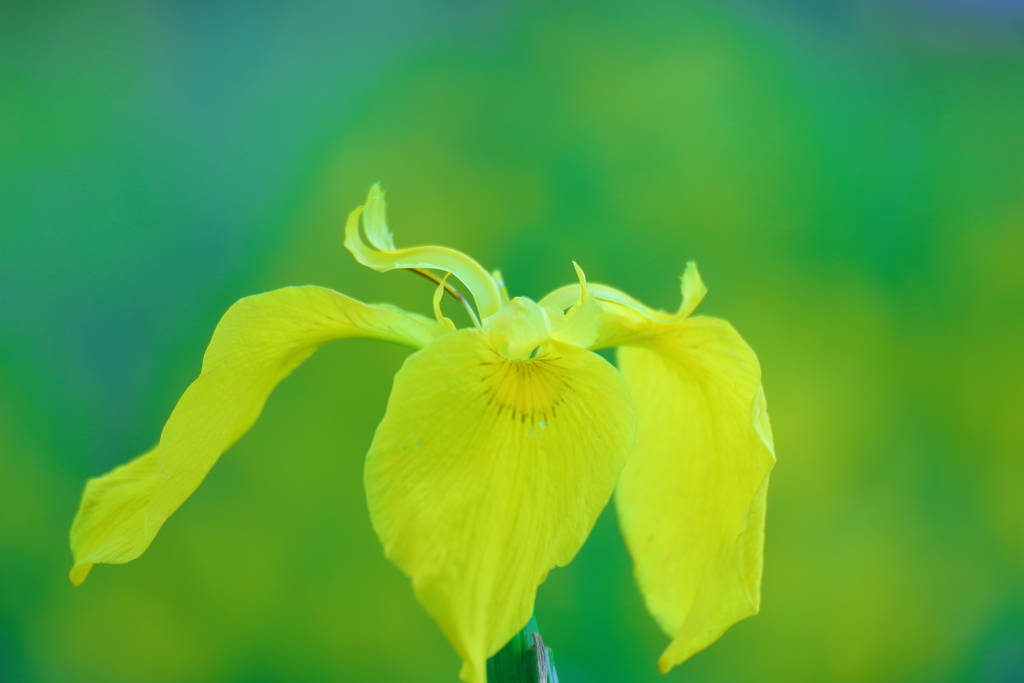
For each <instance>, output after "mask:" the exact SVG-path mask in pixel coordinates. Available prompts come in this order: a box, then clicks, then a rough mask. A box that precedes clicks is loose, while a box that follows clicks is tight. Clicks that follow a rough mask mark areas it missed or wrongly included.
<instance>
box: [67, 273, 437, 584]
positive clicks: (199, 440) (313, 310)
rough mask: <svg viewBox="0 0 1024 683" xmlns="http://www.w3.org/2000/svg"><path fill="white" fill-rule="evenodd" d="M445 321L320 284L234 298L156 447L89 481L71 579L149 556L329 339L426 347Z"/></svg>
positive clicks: (74, 534)
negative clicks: (281, 386) (170, 521)
mask: <svg viewBox="0 0 1024 683" xmlns="http://www.w3.org/2000/svg"><path fill="white" fill-rule="evenodd" d="M438 329H439V327H438V325H437V324H436V323H434V322H432V321H428V320H426V319H424V318H421V317H419V316H413V315H410V314H408V313H405V312H403V311H401V310H399V309H397V308H393V307H390V306H385V305H374V306H370V305H367V304H364V303H360V302H358V301H356V300H354V299H350V298H348V297H346V296H343V295H341V294H338V293H337V292H333V291H331V290H329V289H323V288H320V287H287V288H285V289H279V290H276V291H273V292H268V293H266V294H260V295H258V296H251V297H247V298H245V299H242V300H241V301H239V302H238V303H236V304H234V305H233V306H232V307H231V308H230V309H228V311H227V313H225V314H224V317H223V318H222V319H221V321H220V323H219V324H218V325H217V329H216V330H215V331H214V333H213V339H211V341H210V346H209V347H208V348H207V350H206V355H205V356H204V358H203V367H202V372H201V374H200V375H199V378H198V379H196V381H194V382H193V383H192V385H191V386H190V387H189V388H188V389H187V390H186V391H185V393H184V395H183V396H182V397H181V399H180V400H179V401H178V405H177V406H175V408H174V411H173V412H172V413H171V417H170V419H168V420H167V424H166V425H165V426H164V429H163V433H162V434H161V435H160V443H159V444H158V445H157V446H156V448H154V449H153V450H152V451H150V452H148V453H146V454H145V455H142V456H140V457H138V458H136V459H135V460H132V461H131V462H128V463H126V464H124V465H121V466H120V467H117V468H115V469H114V470H112V471H110V472H109V473H107V474H105V475H103V476H101V477H98V478H96V479H91V480H89V482H88V483H87V484H86V487H85V492H84V493H83V495H82V502H81V506H80V507H79V509H78V514H77V515H76V517H75V521H74V523H73V524H72V527H71V550H72V553H73V554H74V560H75V565H74V568H73V569H72V570H71V581H72V583H74V584H75V585H78V584H80V583H82V581H84V580H85V578H86V576H87V575H88V573H89V569H90V568H91V567H92V565H93V564H94V563H97V562H105V563H110V564H122V563H125V562H129V561H131V560H134V559H135V558H136V557H138V556H139V555H141V554H142V553H143V551H145V550H146V548H147V547H149V544H150V543H151V542H152V540H153V537H154V536H155V535H156V533H157V531H159V530H160V527H161V526H162V525H163V523H164V522H165V521H166V520H167V518H168V517H170V516H171V514H173V513H174V511H175V510H177V509H178V506H180V505H181V504H182V503H183V502H184V501H185V499H186V498H188V497H189V496H190V495H192V492H193V491H194V490H195V489H196V487H197V486H199V484H200V482H202V480H203V478H204V477H205V476H206V473H207V472H209V471H210V468H211V467H213V465H214V463H216V462H217V459H218V458H219V457H220V455H221V454H222V453H223V452H224V451H226V450H227V449H228V448H230V447H231V445H232V444H234V443H235V441H237V440H238V439H239V438H240V437H241V436H242V435H243V434H244V433H245V432H246V431H248V429H249V428H250V427H251V426H252V425H253V423H254V422H255V421H256V418H257V417H259V414H260V412H261V411H262V410H263V404H264V403H265V402H266V400H267V396H269V394H270V392H271V391H272V390H273V389H274V387H275V386H277V383H278V382H280V381H281V380H282V379H284V378H285V377H287V376H288V375H289V374H291V372H292V371H293V370H294V369H295V368H296V367H298V366H299V364H300V363H302V361H304V360H306V359H307V358H309V357H310V356H311V355H312V354H313V352H314V351H316V350H317V349H318V348H319V347H320V346H322V345H323V344H324V343H326V342H328V341H330V340H332V339H342V338H345V337H367V338H371V339H382V340H385V341H391V342H395V343H398V344H403V345H405V346H410V347H412V348H420V347H422V346H423V345H425V344H427V343H428V342H429V341H431V340H432V339H433V337H434V335H435V333H436V332H437V331H438Z"/></svg>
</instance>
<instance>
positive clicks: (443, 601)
mask: <svg viewBox="0 0 1024 683" xmlns="http://www.w3.org/2000/svg"><path fill="white" fill-rule="evenodd" d="M501 341H502V336H501V335H500V334H499V333H497V332H494V331H491V330H488V329H466V330H460V331H458V332H456V333H454V334H451V335H448V336H446V337H443V338H441V339H439V340H438V341H436V342H434V343H433V344H431V345H430V346H428V347H426V348H424V349H422V350H421V351H419V352H417V353H415V354H413V355H412V356H410V357H409V358H408V359H406V362H405V365H404V366H403V367H402V369H401V370H400V371H399V373H398V375H397V376H396V377H395V385H394V389H393V390H392V393H391V398H390V400H389V402H388V408H387V412H386V413H385V415H384V420H383V421H382V422H381V424H380V426H379V427H378V428H377V433H376V435H375V436H374V439H373V444H372V445H371V447H370V453H369V455H368V456H367V461H366V493H367V498H368V501H369V507H370V515H371V519H372V521H373V526H374V529H376V531H377V534H378V536H379V537H380V539H381V542H382V543H383V545H384V550H385V553H386V554H387V556H388V557H389V558H390V559H391V560H392V561H394V562H395V563H396V564H397V565H398V566H399V567H401V568H402V570H403V571H405V572H406V573H407V574H408V575H409V576H410V577H412V582H413V588H414V590H415V592H416V595H417V597H418V598H419V600H420V602H421V603H422V604H423V606H424V608H425V609H426V610H427V612H428V613H429V614H430V615H431V616H432V617H433V618H434V619H435V620H436V621H437V622H438V624H439V625H440V626H441V629H442V631H443V632H444V633H445V635H446V636H447V638H448V640H449V641H450V642H451V643H452V645H453V647H454V648H455V650H456V651H457V652H458V654H459V656H460V657H462V660H463V668H462V673H461V676H462V679H463V680H465V681H468V682H470V683H482V682H483V681H484V680H485V677H486V674H485V662H486V660H487V658H488V657H490V656H492V655H493V654H494V653H496V652H497V651H498V650H499V649H500V648H501V647H502V645H504V644H505V643H506V642H507V641H508V640H509V639H510V638H511V637H512V636H513V635H514V634H515V633H516V632H517V631H519V630H520V629H521V628H522V627H523V626H524V625H525V624H526V623H527V621H528V620H529V618H530V615H531V613H532V611H533V603H534V596H535V593H536V588H537V586H538V585H540V583H541V582H543V581H544V579H545V577H546V576H547V573H548V571H549V570H550V569H551V568H552V567H555V566H561V565H565V564H567V563H568V562H569V561H570V560H571V559H572V558H573V556H574V555H575V554H576V552H577V550H579V548H580V546H581V545H582V544H583V541H584V540H585V539H586V537H587V535H588V534H589V532H590V529H591V528H592V527H593V525H594V522H595V521H596V520H597V516H598V514H599V513H600V512H601V510H602V508H604V506H605V504H606V503H607V501H608V499H609V497H610V496H611V493H612V490H613V488H614V486H615V482H616V481H617V479H618V476H619V472H620V470H621V468H622V466H623V463H624V462H625V459H626V456H627V454H628V453H629V450H630V447H631V446H632V443H633V436H634V429H635V417H634V413H633V406H632V402H631V401H630V398H629V394H628V391H627V389H626V386H625V383H624V382H623V380H622V378H621V376H620V374H619V373H618V372H617V371H616V370H615V368H613V367H612V366H611V365H609V364H608V363H607V362H605V361H604V360H603V359H602V358H601V357H600V356H598V355H596V354H594V353H591V352H590V351H586V350H584V349H582V348H579V347H577V346H572V345H569V344H563V343H561V342H557V341H549V342H547V343H545V344H544V346H542V349H541V352H540V353H539V354H538V355H537V356H536V357H535V358H531V359H522V360H510V359H508V358H505V357H503V356H502V355H501V354H500V353H499V347H500V344H501Z"/></svg>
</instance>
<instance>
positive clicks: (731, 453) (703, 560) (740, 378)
mask: <svg viewBox="0 0 1024 683" xmlns="http://www.w3.org/2000/svg"><path fill="white" fill-rule="evenodd" d="M698 282H699V281H698ZM690 285H691V287H692V288H693V289H694V290H695V292H694V295H695V296H697V295H702V294H703V291H702V286H697V283H696V282H693V281H691V283H690ZM634 327H635V329H636V330H640V329H643V334H640V335H633V336H634V339H633V342H632V343H636V344H639V345H640V346H637V347H624V348H620V349H619V352H618V359H619V367H620V368H621V370H622V374H623V375H624V377H625V378H626V382H627V384H628V385H629V388H630V391H631V392H632V394H633V400H634V401H635V403H636V410H637V441H636V446H635V448H634V451H633V454H632V456H631V457H630V459H629V462H628V463H627V465H626V467H625V469H624V470H623V473H622V479H621V480H620V482H619V487H618V489H617V491H616V505H617V508H618V512H619V520H620V524H621V526H622V531H623V534H624V536H625V538H626V543H627V545H628V546H629V550H630V553H631V554H632V556H633V562H634V570H635V574H636V578H637V581H638V583H639V584H640V589H641V591H642V593H643V595H644V599H645V601H646V603H647V607H648V609H649V610H650V611H651V613H652V614H653V615H654V617H655V619H656V620H657V621H658V623H659V624H660V625H661V627H662V629H664V631H665V632H666V633H667V634H669V635H670V636H671V637H672V642H671V644H670V645H669V646H668V649H666V650H665V652H664V654H663V655H662V656H661V659H660V660H659V662H658V664H659V668H660V669H661V671H662V672H663V673H664V672H667V671H668V670H670V669H671V668H672V667H673V666H675V665H676V664H679V663H680V662H682V661H683V660H685V659H687V658H688V657H690V656H691V655H693V654H694V653H695V652H698V651H699V650H701V649H703V648H705V647H707V646H708V645H709V644H711V643H712V642H714V641H715V640H716V639H717V638H718V637H719V636H720V635H721V634H722V633H723V632H724V631H725V630H726V629H727V628H728V627H729V626H731V625H732V624H733V623H735V622H737V621H739V620H740V619H743V618H745V617H748V616H750V615H752V614H756V613H757V611H758V609H759V608H760V602H761V564H762V547H763V543H764V509H765V505H764V503H765V493H766V491H767V486H768V473H769V471H770V470H771V468H772V465H773V464H774V462H775V455H774V450H773V445H772V437H771V429H770V427H769V426H768V414H767V409H766V407H765V402H764V392H763V391H762V389H761V371H760V367H759V365H758V362H757V358H756V357H755V355H754V352H753V351H751V349H750V347H749V346H747V344H746V343H745V342H744V341H743V340H742V339H741V338H740V336H739V334H737V333H736V330H734V329H733V328H732V326H731V325H729V324H728V323H727V322H725V321H722V320H715V319H712V318H703V317H696V318H689V319H686V320H683V321H681V322H673V323H670V324H658V323H647V324H644V325H641V324H640V323H637V324H636V325H635V326H634Z"/></svg>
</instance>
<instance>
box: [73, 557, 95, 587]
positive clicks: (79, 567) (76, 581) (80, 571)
mask: <svg viewBox="0 0 1024 683" xmlns="http://www.w3.org/2000/svg"><path fill="white" fill-rule="evenodd" d="M90 569H92V562H82V563H79V564H76V565H75V566H74V567H72V568H71V571H70V572H69V573H68V578H69V579H71V585H72V586H81V585H82V583H83V582H84V581H85V579H86V577H88V576H89V570H90Z"/></svg>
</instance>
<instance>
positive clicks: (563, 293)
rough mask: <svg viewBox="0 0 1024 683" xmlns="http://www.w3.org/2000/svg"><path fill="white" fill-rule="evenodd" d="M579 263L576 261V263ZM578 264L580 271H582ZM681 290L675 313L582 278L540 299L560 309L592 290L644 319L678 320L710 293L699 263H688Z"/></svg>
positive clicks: (681, 279)
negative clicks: (705, 284)
mask: <svg viewBox="0 0 1024 683" xmlns="http://www.w3.org/2000/svg"><path fill="white" fill-rule="evenodd" d="M574 265H575V264H574ZM578 269H579V267H578V266H577V271H578V272H579V270H578ZM680 282H681V289H682V294H683V300H682V303H680V304H679V309H678V310H677V311H676V312H675V313H666V312H664V311H659V310H656V309H653V308H651V307H650V306H647V305H645V304H643V303H641V302H640V301H638V300H636V299H634V298H633V297H631V296H630V295H628V294H626V293H625V292H623V291H622V290H619V289H616V288H614V287H609V286H608V285H596V284H593V283H591V284H589V285H588V284H587V283H586V282H585V281H583V280H581V284H579V285H566V286H565V287H560V288H558V289H556V290H554V291H553V292H550V293H549V294H547V295H546V296H545V297H544V298H543V299H541V300H540V302H539V303H540V305H541V306H544V307H547V306H552V307H556V308H562V309H565V308H568V307H569V306H571V305H573V304H575V303H576V302H577V301H580V300H581V297H582V296H583V294H582V290H583V289H584V288H586V289H588V290H589V291H590V293H591V294H593V296H594V297H595V298H596V299H598V300H599V301H600V302H601V303H602V304H604V303H611V304H613V306H612V307H611V308H612V309H616V308H623V309H627V310H628V311H632V312H633V313H637V314H639V316H640V318H641V319H644V320H649V321H653V322H659V323H674V322H679V321H680V320H683V319H685V318H686V317H687V316H689V315H690V314H691V313H693V311H694V309H695V308H697V305H698V304H700V302H701V300H702V299H703V298H704V295H705V294H706V293H707V287H705V286H704V282H703V281H702V280H701V277H700V272H699V271H698V270H697V264H696V263H694V262H693V261H690V262H689V263H687V264H686V270H685V271H684V272H683V275H682V277H681V278H680Z"/></svg>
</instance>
